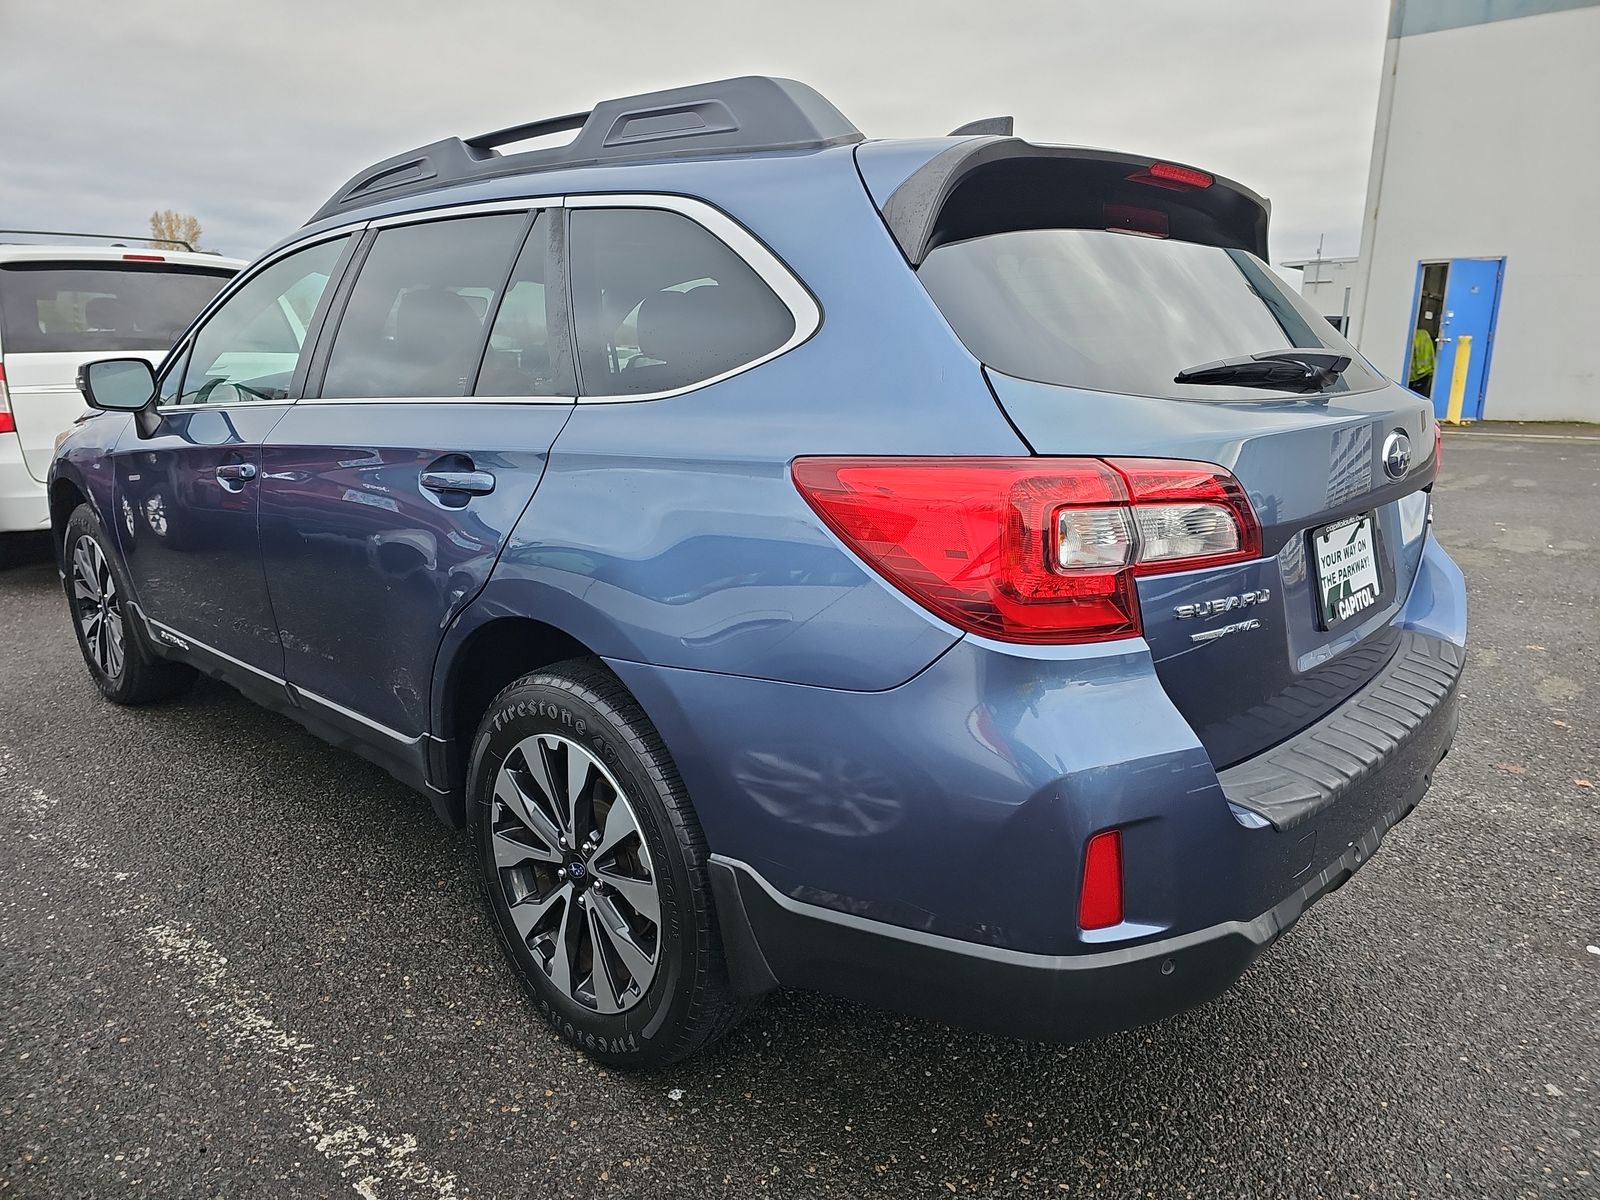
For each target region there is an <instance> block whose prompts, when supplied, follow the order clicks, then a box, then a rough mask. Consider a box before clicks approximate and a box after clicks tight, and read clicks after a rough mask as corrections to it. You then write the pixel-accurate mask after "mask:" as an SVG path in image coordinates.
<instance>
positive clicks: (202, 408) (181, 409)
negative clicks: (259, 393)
mask: <svg viewBox="0 0 1600 1200" xmlns="http://www.w3.org/2000/svg"><path fill="white" fill-rule="evenodd" d="M293 403H294V401H293V400H235V401H233V402H232V403H223V402H219V403H217V404H158V405H156V412H158V413H161V414H163V415H165V414H167V413H186V412H226V411H227V410H228V409H230V408H267V407H269V406H271V405H274V404H276V405H278V406H279V407H281V408H288V407H289V406H290V405H292V404H293Z"/></svg>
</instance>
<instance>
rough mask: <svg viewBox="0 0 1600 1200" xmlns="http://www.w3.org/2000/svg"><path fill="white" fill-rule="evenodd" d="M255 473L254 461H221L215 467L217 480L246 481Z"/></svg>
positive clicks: (221, 481)
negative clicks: (220, 463)
mask: <svg viewBox="0 0 1600 1200" xmlns="http://www.w3.org/2000/svg"><path fill="white" fill-rule="evenodd" d="M256 473H257V472H256V465H255V463H223V464H222V466H220V467H218V468H217V482H218V483H248V482H249V481H250V480H252V479H254V478H255V477H256Z"/></svg>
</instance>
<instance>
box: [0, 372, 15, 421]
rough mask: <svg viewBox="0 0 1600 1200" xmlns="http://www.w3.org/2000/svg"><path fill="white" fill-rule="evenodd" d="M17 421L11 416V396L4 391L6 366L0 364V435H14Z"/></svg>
mask: <svg viewBox="0 0 1600 1200" xmlns="http://www.w3.org/2000/svg"><path fill="white" fill-rule="evenodd" d="M16 431H17V419H16V418H15V417H13V416H12V415H11V395H10V393H9V392H7V391H6V366H5V364H4V363H0V433H15V432H16Z"/></svg>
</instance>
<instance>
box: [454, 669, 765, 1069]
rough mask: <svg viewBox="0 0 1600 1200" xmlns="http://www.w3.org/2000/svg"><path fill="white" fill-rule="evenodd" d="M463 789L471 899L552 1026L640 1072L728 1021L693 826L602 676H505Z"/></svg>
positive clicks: (672, 780) (658, 759)
mask: <svg viewBox="0 0 1600 1200" xmlns="http://www.w3.org/2000/svg"><path fill="white" fill-rule="evenodd" d="M467 789H468V790H467V800H468V806H469V817H470V820H471V822H472V826H473V840H474V844H475V846H476V848H477V851H478V856H479V862H480V866H481V883H482V887H483V893H484V898H485V901H486V903H487V904H488V906H489V909H490V912H491V913H492V915H493V917H494V923H495V927H496V929H497V931H498V932H499V934H500V941H501V944H502V947H503V949H504V950H505V953H506V956H507V958H508V959H509V960H510V962H511V965H512V967H513V968H514V969H515V971H516V973H517V977H518V979H519V981H520V982H521V983H522V985H523V987H524V988H525V989H526V990H527V991H528V993H529V995H530V996H531V997H532V999H533V1001H534V1004H535V1005H536V1006H537V1007H538V1009H539V1011H540V1012H541V1013H542V1014H543V1015H544V1017H545V1019H546V1020H548V1021H549V1022H550V1025H551V1026H552V1027H553V1028H554V1029H555V1030H556V1032H557V1033H559V1034H560V1035H561V1036H562V1037H563V1038H565V1039H566V1040H567V1041H568V1042H570V1043H572V1044H573V1045H574V1046H576V1047H578V1048H579V1049H581V1050H583V1051H584V1052H585V1053H587V1054H589V1055H590V1056H591V1057H593V1058H595V1059H598V1060H599V1061H601V1062H604V1063H606V1064H608V1065H611V1066H616V1067H623V1068H629V1069H637V1070H648V1069H652V1068H657V1067H663V1066H667V1065H669V1064H672V1063H675V1062H679V1061H681V1060H683V1059H685V1058H687V1057H689V1056H690V1055H692V1054H694V1053H696V1052H697V1051H699V1050H700V1049H701V1048H703V1047H704V1046H706V1045H708V1044H709V1043H711V1042H712V1041H714V1040H716V1039H717V1038H719V1037H721V1036H722V1035H723V1034H724V1033H725V1032H727V1030H728V1029H730V1028H731V1027H732V1026H733V1025H734V1024H735V1023H736V1022H737V1021H738V1019H739V1018H740V1017H741V1016H742V1015H743V1013H744V1011H745V1008H746V1006H745V1005H744V1004H743V1003H741V1002H740V1001H739V1000H737V999H736V998H735V996H734V993H733V991H732V988H731V987H730V986H729V982H728V974H727V968H726V964H725V960H724V957H723V950H722V943H721V938H720V935H719V932H718V929H717V924H716V914H715V910H714V908H713V904H712V897H711V887H710V882H709V880H708V878H707V874H706V861H707V858H708V852H707V849H706V841H705V835H704V834H703V833H702V831H701V829H700V823H699V821H698V820H697V819H696V817H695V814H694V810H693V808H692V807H691V806H690V803H689V798H688V795H687V794H686V792H685V790H684V787H683V783H682V781H681V780H680V779H679V777H678V772H677V769H676V768H675V767H674V766H673V764H672V760H671V758H670V756H669V755H668V754H667V750H666V747H665V746H664V745H663V744H662V742H661V739H660V737H659V736H658V735H657V733H656V731H655V729H654V727H653V726H652V725H651V724H650V722H649V720H648V718H647V717H646V716H645V715H644V712H643V710H641V709H640V708H639V706H638V704H637V702H636V701H635V700H634V699H633V697H632V696H631V695H630V694H629V693H628V691H627V689H626V688H624V687H623V686H622V684H621V683H620V682H619V681H618V680H617V678H616V677H615V676H614V675H612V674H611V673H610V672H608V671H607V670H606V669H605V668H604V667H603V666H601V665H600V664H599V663H597V662H595V661H593V660H591V659H574V660H571V661H568V662H564V663H558V664H556V665H554V666H551V667H549V668H546V669H544V670H540V671H537V672H534V673H532V674H529V675H525V676H523V677H522V678H521V679H518V680H517V681H515V682H514V683H512V684H511V685H510V686H509V687H507V688H506V689H505V690H504V691H502V692H501V693H500V695H499V696H497V697H496V698H495V700H494V702H493V704H491V705H490V707H489V711H488V713H487V714H486V715H485V716H484V718H483V721H482V723H481V724H480V725H479V727H478V734H477V737H476V739H475V741H474V744H473V751H472V758H471V762H470V765H469V768H468V777H467ZM652 918H653V919H652ZM558 956H559V957H558Z"/></svg>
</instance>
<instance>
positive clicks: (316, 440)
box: [261, 212, 574, 759]
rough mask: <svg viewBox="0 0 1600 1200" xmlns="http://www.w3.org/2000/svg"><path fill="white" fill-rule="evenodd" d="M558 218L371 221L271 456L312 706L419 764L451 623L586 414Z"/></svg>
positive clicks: (302, 695)
mask: <svg viewBox="0 0 1600 1200" xmlns="http://www.w3.org/2000/svg"><path fill="white" fill-rule="evenodd" d="M554 224H555V222H553V221H552V219H551V218H550V217H549V216H547V215H544V214H542V213H537V212H536V213H529V212H515V213H495V214H486V215H481V216H472V217H457V218H447V219H434V220H419V221H417V222H416V223H413V224H405V225H394V226H388V227H384V228H381V229H379V230H377V231H375V232H373V233H369V234H368V237H367V244H366V245H365V246H364V252H365V257H364V258H363V259H362V260H361V262H360V265H359V268H358V274H357V275H356V277H355V281H354V283H353V284H352V285H350V286H349V287H347V288H345V289H342V291H343V292H344V293H345V294H344V297H343V299H342V301H341V304H342V311H340V312H339V314H338V318H337V324H336V326H335V324H334V322H333V321H332V320H330V322H329V332H327V333H325V334H324V335H323V337H322V338H321V342H322V344H323V346H325V347H326V348H325V349H320V350H319V352H318V361H317V362H316V363H315V364H314V366H313V370H312V375H313V378H314V379H315V378H316V377H317V376H320V381H319V382H317V383H316V386H314V387H308V389H307V392H308V398H307V399H304V400H302V401H301V402H300V403H299V404H297V405H296V406H295V407H294V409H293V410H292V411H291V412H290V413H289V414H288V415H287V416H286V417H285V418H284V420H283V421H282V422H281V423H280V424H279V425H278V426H277V427H276V428H275V429H274V430H273V431H272V433H271V435H270V436H269V437H268V438H267V441H266V445H265V447H264V449H263V480H262V489H261V536H262V551H263V561H264V565H265V570H266V575H267V582H268V586H269V589H270V592H271V596H272V604H273V610H274V612H275V614H276V617H277V620H278V625H279V628H280V630H281V632H282V638H283V645H284V671H285V676H286V677H287V679H288V680H289V683H290V686H291V687H292V688H293V689H294V690H295V692H296V693H297V695H298V696H299V699H300V702H301V703H302V704H303V705H305V706H306V707H307V708H308V709H309V710H311V711H314V712H319V713H320V715H321V716H322V717H323V718H324V719H326V720H328V721H330V722H331V723H333V724H336V725H343V726H344V727H346V728H348V729H350V730H351V732H352V734H353V735H354V736H355V737H356V738H358V739H360V740H365V741H368V742H372V741H373V740H374V739H376V742H377V744H378V745H379V747H380V748H382V747H385V746H386V747H387V748H388V750H390V751H392V753H393V754H394V755H396V756H398V757H400V758H402V759H410V758H413V757H417V752H416V750H415V748H416V747H417V746H419V745H420V739H421V737H422V734H423V732H424V731H425V729H426V724H427V721H426V714H427V705H428V691H429V683H430V678H431V674H432V669H433V661H434V656H435V653H436V651H437V648H438V645H439V643H440V641H441V639H442V637H443V634H444V630H445V628H446V626H447V625H448V624H449V622H450V621H451V619H452V618H453V617H454V615H455V614H456V613H457V612H459V611H460V609H461V608H462V606H463V605H465V604H466V603H467V602H468V601H469V600H470V599H471V598H472V597H473V596H474V595H475V594H476V593H477V591H478V590H479V589H480V588H481V587H482V586H483V584H484V583H485V582H486V581H487V579H488V576H489V572H490V570H491V569H492V568H493V566H494V562H495V559H496V557H497V556H498V554H499V552H500V548H501V546H502V545H503V544H504V542H505V539H506V537H507V536H508V534H509V533H510V531H511V529H512V527H513V526H514V525H515V524H516V521H517V518H518V517H519V516H520V515H521V513H522V511H523V509H524V508H525V507H526V506H527V504H528V501H529V500H530V499H531V497H532V496H533V492H534V489H535V488H536V487H537V486H538V482H539V479H540V477H541V475H542V474H543V471H544V465H545V460H546V457H547V455H548V452H549V449H550V446H551V443H552V442H554V440H555V437H556V434H557V433H558V432H559V431H560V429H561V427H562V425H563V424H564V423H565V421H566V419H567V417H568V415H569V414H570V412H571V405H572V395H573V391H574V388H573V386H572V382H571V366H570V361H569V355H568V354H567V352H566V350H565V348H564V346H563V345H562V344H561V342H560V340H559V339H557V340H556V341H555V344H552V338H551V336H550V334H549V330H550V329H551V328H561V327H562V326H561V324H560V322H559V321H557V322H552V321H550V320H548V319H547V312H548V311H557V305H558V304H560V303H564V301H560V300H558V298H557V295H556V293H557V292H558V291H559V288H558V287H555V286H552V288H551V289H550V291H549V293H548V294H547V292H546V288H545V280H546V278H547V267H548V263H549V262H550V260H551V248H550V242H551V238H552V237H553V236H556V235H557V231H555V230H554V228H553V226H554Z"/></svg>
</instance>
